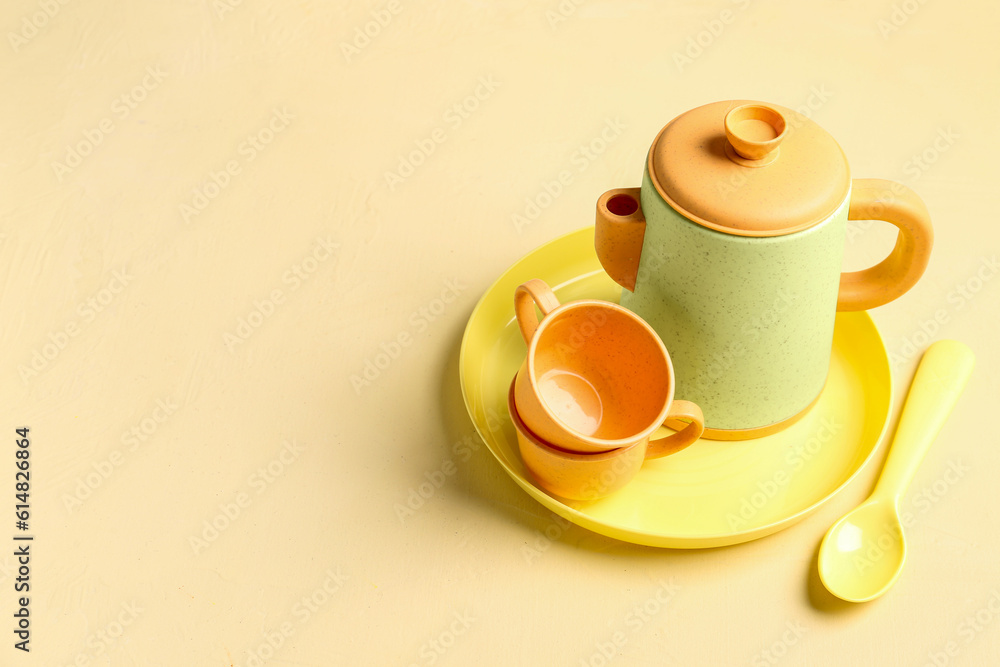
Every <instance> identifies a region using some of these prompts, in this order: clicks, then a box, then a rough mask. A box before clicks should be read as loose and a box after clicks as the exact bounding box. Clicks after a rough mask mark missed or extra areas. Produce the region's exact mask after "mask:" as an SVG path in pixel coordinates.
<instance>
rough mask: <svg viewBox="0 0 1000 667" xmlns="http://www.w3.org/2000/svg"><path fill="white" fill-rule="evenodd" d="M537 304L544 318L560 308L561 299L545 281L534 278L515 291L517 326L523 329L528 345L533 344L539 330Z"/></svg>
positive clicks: (522, 333)
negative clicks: (536, 312)
mask: <svg viewBox="0 0 1000 667" xmlns="http://www.w3.org/2000/svg"><path fill="white" fill-rule="evenodd" d="M536 303H537V304H538V309H539V310H541V311H542V317H543V318H544V317H545V316H546V315H548V314H549V313H551V312H552V311H553V310H555V309H556V308H558V307H559V299H557V298H556V295H555V293H554V292H553V291H552V288H551V287H549V286H548V285H547V284H545V281H543V280H539V279H538V278H532V279H531V280H529V281H528V282H526V283H524V284H523V285H518V287H517V289H516V290H515V291H514V314H515V315H516V316H517V325H518V326H519V327H520V328H521V335H522V336H524V342H525V343H526V344H528V345H530V344H531V337H532V336H534V335H535V329H537V328H538V316H537V315H535V304H536Z"/></svg>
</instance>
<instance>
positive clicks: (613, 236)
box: [594, 188, 646, 292]
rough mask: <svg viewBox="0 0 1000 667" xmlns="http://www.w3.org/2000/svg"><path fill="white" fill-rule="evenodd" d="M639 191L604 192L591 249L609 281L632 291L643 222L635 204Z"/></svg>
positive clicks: (643, 231)
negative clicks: (606, 273)
mask: <svg viewBox="0 0 1000 667" xmlns="http://www.w3.org/2000/svg"><path fill="white" fill-rule="evenodd" d="M639 192H640V188H618V189H615V190H608V191H607V192H605V193H604V194H603V195H601V197H600V198H599V199H598V200H597V224H596V226H595V228H594V249H595V250H597V257H598V259H600V260H601V266H603V267H604V270H605V271H607V272H608V275H609V276H611V279H612V280H614V281H615V282H616V283H618V284H619V285H621V286H622V287H624V288H625V289H627V290H628V291H630V292H633V291H635V279H636V276H637V275H638V273H639V257H640V256H641V255H642V241H643V239H644V238H645V236H646V218H645V217H644V216H643V214H642V206H641V205H640V203H639Z"/></svg>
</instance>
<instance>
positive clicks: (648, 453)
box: [507, 382, 675, 500]
mask: <svg viewBox="0 0 1000 667" xmlns="http://www.w3.org/2000/svg"><path fill="white" fill-rule="evenodd" d="M507 409H508V410H509V411H510V418H511V421H512V422H513V423H514V428H515V429H516V431H517V445H518V449H519V450H520V452H521V460H522V461H524V466H525V467H526V468H527V469H528V473H529V474H530V475H531V477H532V478H533V479H534V480H535V482H536V483H537V484H538V485H539V486H540V487H541V488H543V489H545V490H546V491H548V492H549V493H551V494H554V495H557V496H561V497H563V498H568V499H570V500H597V499H599V498H603V497H605V496H608V495H610V494H612V493H614V492H615V491H618V490H619V489H621V488H622V487H624V486H625V485H626V484H628V483H629V482H630V481H632V478H633V477H635V474H636V473H637V472H639V469H640V468H642V464H643V462H644V461H645V460H646V459H647V458H649V459H654V458H657V457H660V456H665V455H667V454H670V453H672V452H673V451H675V450H673V449H672V448H670V447H669V446H668V447H662V446H655V445H654V446H650V445H651V443H650V440H649V438H648V437H647V438H645V439H643V440H640V441H639V442H637V443H634V444H632V445H629V446H627V447H620V448H618V449H612V450H611V451H609V452H595V453H591V454H581V453H579V452H570V451H566V450H565V449H560V448H558V447H555V446H553V445H550V444H549V443H546V442H544V441H542V440H541V439H540V438H539V437H538V436H537V435H535V434H534V433H532V432H531V431H530V430H529V429H528V427H527V426H525V424H524V422H523V421H522V420H521V416H520V415H519V414H518V411H517V405H516V402H515V398H514V382H511V384H510V391H509V392H508V394H507ZM663 440H666V438H662V439H661V440H660V442H661V443H662V442H663Z"/></svg>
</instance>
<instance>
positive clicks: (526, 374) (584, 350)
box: [514, 279, 705, 465]
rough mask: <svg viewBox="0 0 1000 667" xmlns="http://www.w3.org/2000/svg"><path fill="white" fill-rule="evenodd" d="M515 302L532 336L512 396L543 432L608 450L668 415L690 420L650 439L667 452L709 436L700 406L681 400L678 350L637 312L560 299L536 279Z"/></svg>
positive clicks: (586, 448)
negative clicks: (674, 355)
mask: <svg viewBox="0 0 1000 667" xmlns="http://www.w3.org/2000/svg"><path fill="white" fill-rule="evenodd" d="M536 304H537V305H538V307H539V309H540V310H541V312H542V315H543V318H542V321H541V323H539V321H538V317H537V315H536V314H535V305H536ZM514 310H515V314H516V315H517V322H518V326H519V327H520V329H521V335H522V336H523V337H524V341H525V343H527V345H528V354H527V356H526V357H525V359H524V362H523V363H522V364H521V368H520V370H519V371H518V372H517V376H516V377H515V379H514V400H515V403H516V406H517V412H518V414H519V415H520V418H521V419H522V420H523V422H524V424H525V425H526V427H527V429H528V431H530V432H531V433H533V434H535V435H536V436H537V437H538V438H539V439H540V440H541V441H542V442H544V443H547V444H549V445H552V446H554V447H557V448H559V449H562V450H566V451H568V452H578V453H590V454H593V453H598V452H610V451H612V450H617V449H622V448H627V447H631V446H633V445H637V444H640V443H642V442H644V441H648V440H649V437H650V436H651V435H652V434H653V432H655V431H656V429H657V428H659V427H660V425H662V424H665V423H667V424H668V425H670V426H671V427H674V425H675V424H676V423H677V422H678V421H688V422H690V423H689V424H686V425H685V424H681V426H680V427H679V428H680V430H679V432H678V433H675V434H673V435H670V436H667V437H664V438H659V439H657V440H655V441H653V442H652V443H651V451H653V452H655V456H665V455H666V454H671V453H673V452H676V451H680V450H681V449H684V448H685V447H687V446H688V445H690V444H692V443H693V442H695V441H697V440H698V438H700V437H701V434H702V431H704V428H705V422H704V417H703V416H702V413H701V409H700V408H699V407H698V406H697V405H695V404H694V403H691V402H688V401H680V400H678V401H675V400H674V369H673V365H672V364H671V362H670V355H669V354H668V353H667V349H666V348H665V347H664V346H663V342H662V341H661V340H660V338H659V336H657V335H656V332H654V331H653V329H652V328H651V327H650V326H649V325H648V324H646V322H644V321H643V320H642V319H641V318H640V317H639V316H638V315H636V314H634V313H633V312H631V311H629V310H626V309H625V308H622V307H621V306H619V305H617V304H614V303H610V302H608V301H600V300H596V299H585V300H580V301H570V302H567V303H565V304H562V305H560V304H559V300H558V299H557V298H556V296H555V294H554V293H553V292H552V290H551V289H550V288H549V286H548V285H546V284H545V283H544V282H543V281H541V280H537V279H536V280H529V281H528V282H526V283H524V284H523V285H521V286H519V287H518V288H517V290H516V291H515V294H514ZM642 458H643V457H640V458H639V463H640V465H641V462H642Z"/></svg>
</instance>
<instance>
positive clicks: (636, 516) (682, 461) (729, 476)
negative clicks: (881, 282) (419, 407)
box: [459, 227, 892, 549]
mask: <svg viewBox="0 0 1000 667" xmlns="http://www.w3.org/2000/svg"><path fill="white" fill-rule="evenodd" d="M593 239H594V229H593V227H589V228H585V229H581V230H579V231H576V232H572V233H570V234H567V235H566V236H563V237H561V238H558V239H556V240H554V241H552V242H551V243H548V244H546V245H544V246H542V247H541V248H538V249H537V250H535V251H533V252H532V253H530V254H529V255H527V256H526V257H524V258H523V259H521V260H520V261H518V262H517V263H516V264H514V266H512V267H511V268H510V269H508V270H507V271H506V272H505V273H504V274H503V275H502V276H501V277H500V279H499V280H497V281H496V282H495V283H494V284H493V286H492V287H490V288H489V289H488V290H487V291H486V293H485V294H484V295H483V297H482V298H481V299H480V301H479V304H478V305H477V306H476V308H475V310H474V311H473V312H472V316H471V317H470V318H469V323H468V325H467V327H466V330H465V336H464V338H463V340H462V350H461V355H460V360H459V372H460V374H461V382H462V394H463V395H464V397H465V405H466V407H467V408H468V410H469V415H470V416H471V417H472V421H473V423H474V424H475V426H476V430H477V431H479V434H480V435H481V436H482V437H483V440H484V441H485V442H486V445H487V446H488V447H489V450H490V451H491V452H492V453H493V455H494V456H495V457H496V458H497V460H498V461H500V464H501V465H502V466H503V467H504V469H505V470H506V471H507V473H508V474H509V475H510V476H511V477H512V478H513V479H514V481H516V482H517V483H518V484H519V485H520V486H521V487H522V488H523V489H524V490H525V491H527V492H528V493H529V494H530V495H531V496H532V497H533V498H535V499H536V500H538V502H540V503H542V504H543V505H544V506H546V507H548V508H549V509H550V510H552V511H553V512H555V513H557V514H559V515H561V516H563V517H565V518H566V519H568V520H570V521H572V522H574V523H576V524H579V525H580V526H583V527H585V528H588V529H590V530H592V531H594V532H597V533H601V534H603V535H607V536H609V537H613V538H616V539H619V540H624V541H626V542H635V543H637V544H646V545H650V546H656V547H672V548H685V549H690V548H703V547H716V546H722V545H727V544H738V543H740V542H746V541H748V540H753V539H756V538H758V537H763V536H765V535H770V534H771V533H774V532H777V531H779V530H781V529H783V528H787V527H788V526H790V525H792V524H793V523H795V522H797V521H800V520H801V519H803V518H805V517H806V516H808V515H809V514H810V513H812V512H813V511H815V510H816V509H817V508H818V507H819V506H820V505H822V504H823V503H824V502H826V501H827V500H829V499H830V498H832V497H833V496H834V494H836V493H837V492H838V491H840V490H841V489H842V488H844V486H846V485H847V484H848V482H850V481H851V480H852V479H853V478H854V477H855V475H857V473H858V472H859V471H860V470H861V469H862V468H863V467H864V466H865V464H866V463H868V461H870V460H871V458H872V455H873V454H874V453H875V450H876V448H877V447H878V444H879V442H881V440H882V436H883V435H884V433H885V428H886V423H887V421H888V418H889V412H890V409H891V404H892V381H891V375H890V372H889V360H888V356H887V355H886V351H885V346H884V344H883V343H882V339H881V337H880V336H879V333H878V330H877V329H876V328H875V324H874V322H872V319H871V317H869V316H868V314H867V313H863V312H862V313H838V314H837V323H836V328H835V332H834V341H833V360H832V362H831V366H830V375H829V378H828V379H827V384H826V388H825V389H824V390H823V394H822V395H821V396H820V399H819V401H818V402H817V404H816V406H815V407H814V408H813V409H812V410H811V411H810V412H809V414H807V415H806V416H805V417H804V418H803V419H802V420H801V421H799V422H798V423H796V424H794V425H793V426H791V427H789V428H787V429H785V430H784V431H782V432H780V433H776V434H774V435H770V436H767V437H764V438H759V439H756V440H747V441H744V442H719V441H711V440H703V441H701V442H699V443H696V444H694V445H692V446H691V447H689V448H688V449H686V450H684V451H682V452H680V453H678V454H675V455H673V456H669V457H666V458H664V459H659V460H656V461H647V462H646V464H645V465H644V466H643V468H642V470H641V471H640V472H639V474H638V475H636V477H635V479H633V480H632V482H631V483H630V484H629V485H628V486H626V487H625V488H624V489H622V490H621V491H619V492H617V493H616V494H613V495H612V496H610V497H608V498H603V499H601V500H597V501H592V502H578V501H571V500H566V499H562V498H558V497H555V496H551V495H549V494H548V493H546V492H545V491H543V490H542V489H540V488H538V487H537V486H536V485H535V484H534V482H533V481H532V479H531V478H530V477H529V475H528V473H527V471H526V470H525V467H524V464H523V463H522V462H521V458H520V454H519V453H518V448H517V438H516V436H515V434H514V427H513V426H512V425H511V423H510V419H509V417H508V415H507V407H506V400H507V389H508V387H509V386H510V381H511V379H512V378H513V377H514V374H515V373H516V372H517V369H518V366H519V365H520V363H521V360H522V359H523V358H524V354H525V345H524V341H523V340H522V339H521V336H520V333H519V331H518V328H517V323H516V322H515V320H514V288H516V287H517V286H518V285H519V284H521V283H522V282H524V281H526V280H529V279H531V278H541V279H542V280H544V281H545V282H547V283H548V284H549V285H551V286H552V288H553V289H554V290H555V293H556V295H557V296H558V297H559V300H560V302H566V301H571V300H574V299H583V298H597V299H606V300H608V301H614V302H616V303H617V302H618V299H619V295H620V293H621V288H620V287H618V286H617V285H616V284H615V283H614V282H613V281H612V280H611V279H610V278H608V276H607V274H605V273H604V271H603V270H602V269H601V266H600V263H599V262H598V260H597V256H596V254H595V252H594V241H593ZM680 398H683V397H680Z"/></svg>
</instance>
